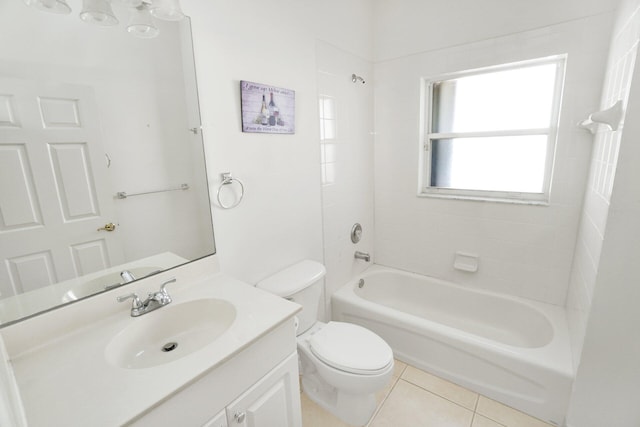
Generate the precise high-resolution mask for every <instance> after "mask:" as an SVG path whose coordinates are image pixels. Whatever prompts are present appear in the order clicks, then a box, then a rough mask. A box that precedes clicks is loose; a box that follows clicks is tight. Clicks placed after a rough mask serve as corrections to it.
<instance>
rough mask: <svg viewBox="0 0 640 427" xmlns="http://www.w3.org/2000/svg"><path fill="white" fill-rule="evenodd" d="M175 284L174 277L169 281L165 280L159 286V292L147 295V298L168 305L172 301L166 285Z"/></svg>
mask: <svg viewBox="0 0 640 427" xmlns="http://www.w3.org/2000/svg"><path fill="white" fill-rule="evenodd" d="M175 282H176V278H175V277H172V278H171V279H169V280H167V281H166V282H164V283H163V284H162V285H160V290H159V291H157V292H151V293H149V298H150V299H154V300H156V301H158V302H159V303H160V304H162V305H167V304H169V303H170V302H171V301H172V299H171V295H169V292H167V285H168V284H169V283H175Z"/></svg>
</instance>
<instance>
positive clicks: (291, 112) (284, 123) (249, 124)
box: [240, 80, 296, 134]
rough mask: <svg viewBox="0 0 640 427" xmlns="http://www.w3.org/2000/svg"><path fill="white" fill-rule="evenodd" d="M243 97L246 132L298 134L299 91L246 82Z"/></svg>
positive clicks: (241, 93) (243, 82) (242, 91)
mask: <svg viewBox="0 0 640 427" xmlns="http://www.w3.org/2000/svg"><path fill="white" fill-rule="evenodd" d="M240 98H241V101H242V131H243V132H253V133H281V134H293V133H295V106H296V93H295V91H293V90H291V89H284V88H280V87H275V86H268V85H264V84H261V83H254V82H248V81H245V80H242V81H240Z"/></svg>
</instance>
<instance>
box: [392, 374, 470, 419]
mask: <svg viewBox="0 0 640 427" xmlns="http://www.w3.org/2000/svg"><path fill="white" fill-rule="evenodd" d="M400 379H401V380H402V381H404V382H406V383H409V384H411V385H413V386H416V387H418V388H421V389H422V390H424V391H427V392H429V393H431V394H433V395H434V396H438V397H439V398H441V399H444V400H446V401H448V402H451V403H454V404H456V405H458V406H459V407H461V408H464V409H466V410H467V411H471V412H473V413H474V414H475V412H476V411H475V409H471V408H468V407H466V406H464V405H461V404H459V403H458V402H456V401H454V400H451V399H449V398H448V397H446V396H442V395H441V394H438V393H436V392H435V391H433V390H429V389H428V388H424V387H422V386H421V385H420V384H416V383H414V382H412V381H410V380H408V379H406V378H400ZM452 384H453V383H452ZM473 393H475V392H473ZM476 394H477V393H476ZM476 406H477V403H476Z"/></svg>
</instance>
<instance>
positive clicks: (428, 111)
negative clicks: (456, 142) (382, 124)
mask: <svg viewBox="0 0 640 427" xmlns="http://www.w3.org/2000/svg"><path fill="white" fill-rule="evenodd" d="M566 62H567V55H566V54H562V55H554V56H548V57H544V58H536V59H530V60H526V61H519V62H512V63H507V64H500V65H494V66H489V67H483V68H476V69H472V70H466V71H460V72H453V73H446V74H441V75H437V76H432V77H423V78H421V109H422V113H421V123H420V147H419V149H420V156H419V161H420V173H419V186H418V196H421V197H437V198H449V199H466V200H484V201H496V202H507V203H522V204H538V205H548V204H549V198H550V191H551V181H552V174H553V167H554V159H555V151H556V145H557V139H558V128H559V122H560V109H561V105H562V97H563V92H564V80H565V73H566ZM545 64H555V65H556V78H555V91H554V95H553V106H552V109H551V117H550V121H549V126H548V127H545V128H536V129H515V130H499V131H478V132H446V133H442V132H432V129H433V123H432V120H433V113H432V111H433V100H434V96H433V87H434V84H435V83H439V82H442V81H446V80H454V79H458V78H461V77H467V76H473V75H479V74H487V73H493V72H496V71H507V70H514V69H518V68H526V67H531V66H538V65H545ZM527 135H547V156H546V160H545V170H544V181H543V189H542V192H540V193H529V192H511V191H493V190H469V189H457V188H444V187H434V186H431V160H432V159H431V155H432V152H433V150H432V147H431V146H432V141H434V140H438V139H456V138H457V139H459V138H472V137H491V136H527Z"/></svg>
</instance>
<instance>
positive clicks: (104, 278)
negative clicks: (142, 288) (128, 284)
mask: <svg viewBox="0 0 640 427" xmlns="http://www.w3.org/2000/svg"><path fill="white" fill-rule="evenodd" d="M127 271H129V272H130V273H131V274H132V275H133V276H134V277H136V278H138V279H140V278H142V277H146V276H148V275H150V274H151V273H154V272H157V271H162V268H161V267H152V266H144V267H133V268H129V269H127ZM79 281H80V283H78V284H76V285H75V286H72V287H71V288H70V289H69V290H68V291H67V292H65V294H64V295H63V296H62V302H71V301H75V300H77V299H80V298H83V297H86V296H88V295H93V294H95V293H96V292H100V291H104V290H105V289H111V288H114V287H117V286H120V285H122V284H123V283H124V281H123V279H122V277H121V276H120V271H114V272H111V273H106V274H103V275H101V276H98V277H96V278H95V279H91V280H87V281H83V280H82V278H80V279H79Z"/></svg>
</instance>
